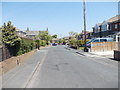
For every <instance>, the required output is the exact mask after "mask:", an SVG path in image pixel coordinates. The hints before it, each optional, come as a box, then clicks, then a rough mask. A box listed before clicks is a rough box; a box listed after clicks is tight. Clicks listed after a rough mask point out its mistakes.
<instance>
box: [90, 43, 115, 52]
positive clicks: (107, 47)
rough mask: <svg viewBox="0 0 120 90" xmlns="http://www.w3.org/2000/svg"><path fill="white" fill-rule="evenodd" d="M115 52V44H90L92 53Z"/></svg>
mask: <svg viewBox="0 0 120 90" xmlns="http://www.w3.org/2000/svg"><path fill="white" fill-rule="evenodd" d="M113 50H117V43H116V42H93V43H92V44H91V51H92V52H104V51H113Z"/></svg>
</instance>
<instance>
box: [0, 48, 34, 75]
mask: <svg viewBox="0 0 120 90" xmlns="http://www.w3.org/2000/svg"><path fill="white" fill-rule="evenodd" d="M34 53H35V51H34V50H33V51H31V52H28V53H25V54H22V55H20V56H16V57H11V58H9V59H6V60H4V61H3V62H0V67H1V69H2V70H0V74H4V73H6V72H7V71H9V70H11V69H12V68H14V67H16V66H17V65H20V64H21V63H22V62H24V61H26V60H27V59H29V58H30V57H31V56H32V55H34Z"/></svg>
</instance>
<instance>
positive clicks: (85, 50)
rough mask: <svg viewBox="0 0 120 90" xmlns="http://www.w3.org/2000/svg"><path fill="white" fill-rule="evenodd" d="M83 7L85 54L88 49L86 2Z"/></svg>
mask: <svg viewBox="0 0 120 90" xmlns="http://www.w3.org/2000/svg"><path fill="white" fill-rule="evenodd" d="M83 5H84V36H85V37H84V42H85V44H84V52H87V51H88V50H87V47H86V0H84V1H83Z"/></svg>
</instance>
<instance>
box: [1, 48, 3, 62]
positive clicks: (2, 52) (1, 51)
mask: <svg viewBox="0 0 120 90" xmlns="http://www.w3.org/2000/svg"><path fill="white" fill-rule="evenodd" d="M2 53H3V52H2V47H0V62H1V61H2V60H3V58H2V55H3V54H2Z"/></svg>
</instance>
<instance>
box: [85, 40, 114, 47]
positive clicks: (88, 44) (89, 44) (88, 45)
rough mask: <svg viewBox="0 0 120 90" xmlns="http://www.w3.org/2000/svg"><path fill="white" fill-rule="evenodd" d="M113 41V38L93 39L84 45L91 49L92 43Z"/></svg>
mask: <svg viewBox="0 0 120 90" xmlns="http://www.w3.org/2000/svg"><path fill="white" fill-rule="evenodd" d="M112 41H114V39H113V38H93V39H91V40H90V41H89V42H87V43H86V45H87V47H89V48H90V47H91V43H92V42H112Z"/></svg>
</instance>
